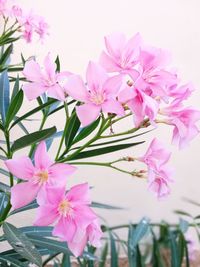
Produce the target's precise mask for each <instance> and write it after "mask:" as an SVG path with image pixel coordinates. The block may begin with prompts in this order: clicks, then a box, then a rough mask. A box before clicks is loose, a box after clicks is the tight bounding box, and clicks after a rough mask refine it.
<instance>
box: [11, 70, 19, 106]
mask: <svg viewBox="0 0 200 267" xmlns="http://www.w3.org/2000/svg"><path fill="white" fill-rule="evenodd" d="M18 92H19V75H17V78H16V81H15V84H14V87H13V92H12V96H11V101H12V100H13V98H14V97H15V96H16V94H17V93H18Z"/></svg>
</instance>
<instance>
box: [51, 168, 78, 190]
mask: <svg viewBox="0 0 200 267" xmlns="http://www.w3.org/2000/svg"><path fill="white" fill-rule="evenodd" d="M75 170H76V167H74V166H72V165H69V164H64V163H56V164H53V165H52V166H51V167H49V169H48V173H49V179H50V181H51V182H52V184H54V185H55V184H56V185H60V186H65V184H66V179H67V177H68V176H69V175H71V174H73V173H74V172H75Z"/></svg>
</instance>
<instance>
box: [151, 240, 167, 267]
mask: <svg viewBox="0 0 200 267" xmlns="http://www.w3.org/2000/svg"><path fill="white" fill-rule="evenodd" d="M151 262H152V267H164V265H163V262H162V258H161V255H160V248H159V244H158V241H157V240H156V237H153V248H152V260H151Z"/></svg>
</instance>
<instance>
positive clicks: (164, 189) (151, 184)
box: [148, 164, 173, 199]
mask: <svg viewBox="0 0 200 267" xmlns="http://www.w3.org/2000/svg"><path fill="white" fill-rule="evenodd" d="M172 174H173V171H172V169H171V168H169V166H168V165H166V164H164V165H160V166H158V167H157V166H156V165H155V166H154V167H153V166H152V165H151V166H150V165H149V167H148V188H149V190H150V191H151V192H153V193H154V194H155V195H156V196H157V198H158V199H163V198H165V197H167V196H168V195H169V194H170V192H171V189H170V183H172V182H173V179H172Z"/></svg>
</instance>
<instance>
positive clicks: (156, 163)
mask: <svg viewBox="0 0 200 267" xmlns="http://www.w3.org/2000/svg"><path fill="white" fill-rule="evenodd" d="M170 157H171V153H170V152H169V151H168V150H167V149H166V148H165V146H164V145H163V144H162V143H161V142H160V141H159V140H158V139H157V138H154V139H153V140H152V142H151V143H150V145H149V147H148V149H147V152H146V153H145V154H144V156H142V157H140V158H138V160H139V161H142V162H144V163H145V164H146V165H147V169H148V178H147V181H148V187H149V190H150V191H152V192H153V193H155V194H156V196H157V197H158V198H159V199H160V198H163V197H166V196H167V195H168V194H169V193H170V186H169V185H170V183H171V182H173V180H172V174H173V172H172V169H171V167H169V166H168V164H167V163H168V161H169V159H170Z"/></svg>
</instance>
